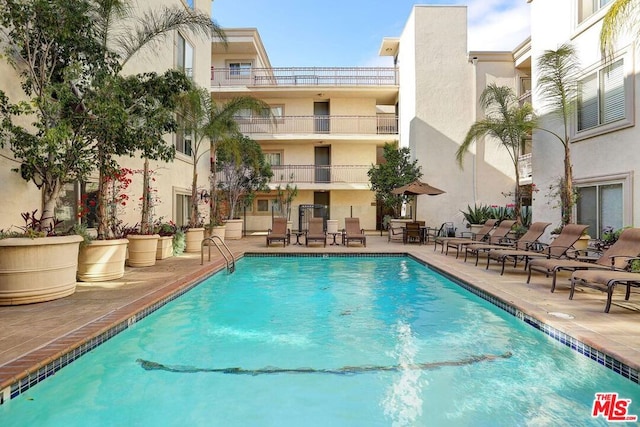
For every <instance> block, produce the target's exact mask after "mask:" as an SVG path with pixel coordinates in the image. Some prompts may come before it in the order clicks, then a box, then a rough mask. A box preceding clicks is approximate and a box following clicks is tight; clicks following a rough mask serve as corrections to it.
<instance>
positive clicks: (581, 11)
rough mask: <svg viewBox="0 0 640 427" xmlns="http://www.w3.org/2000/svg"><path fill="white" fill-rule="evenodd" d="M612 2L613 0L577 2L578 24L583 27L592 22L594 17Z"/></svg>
mask: <svg viewBox="0 0 640 427" xmlns="http://www.w3.org/2000/svg"><path fill="white" fill-rule="evenodd" d="M612 2H613V0H577V1H576V2H575V6H576V23H577V24H578V25H582V24H584V23H585V22H588V21H590V18H591V17H592V16H594V15H597V14H598V12H600V11H602V10H603V9H605V8H606V7H607V6H608V5H609V3H612Z"/></svg>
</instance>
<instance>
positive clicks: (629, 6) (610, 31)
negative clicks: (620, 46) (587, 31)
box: [600, 0, 640, 56]
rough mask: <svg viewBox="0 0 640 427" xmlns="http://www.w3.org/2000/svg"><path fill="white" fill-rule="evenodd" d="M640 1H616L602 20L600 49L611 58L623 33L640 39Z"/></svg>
mask: <svg viewBox="0 0 640 427" xmlns="http://www.w3.org/2000/svg"><path fill="white" fill-rule="evenodd" d="M639 9H640V1H638V0H614V1H613V2H612V3H611V6H610V7H609V10H608V11H607V14H606V15H605V16H604V19H603V20H602V29H601V30H600V48H601V49H602V51H603V52H605V54H606V55H607V56H611V55H612V54H613V50H614V43H615V41H616V40H617V39H618V37H619V36H620V35H621V34H622V33H623V32H629V33H631V34H632V36H633V37H634V38H635V39H636V40H639V39H640V10H639Z"/></svg>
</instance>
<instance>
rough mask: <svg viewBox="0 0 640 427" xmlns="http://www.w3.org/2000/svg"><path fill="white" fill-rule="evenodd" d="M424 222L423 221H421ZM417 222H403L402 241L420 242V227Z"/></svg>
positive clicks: (421, 240)
mask: <svg viewBox="0 0 640 427" xmlns="http://www.w3.org/2000/svg"><path fill="white" fill-rule="evenodd" d="M423 224H424V223H423ZM420 227H421V224H420V223H419V222H408V223H406V224H405V227H404V233H403V234H402V242H403V243H404V244H407V243H412V242H413V243H419V244H422V242H423V240H424V239H423V238H422V229H421V228H420Z"/></svg>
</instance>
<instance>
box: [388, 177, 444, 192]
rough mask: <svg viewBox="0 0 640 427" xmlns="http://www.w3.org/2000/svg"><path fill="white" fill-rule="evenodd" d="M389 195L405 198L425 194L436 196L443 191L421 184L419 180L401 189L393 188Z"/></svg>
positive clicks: (424, 183)
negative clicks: (403, 196)
mask: <svg viewBox="0 0 640 427" xmlns="http://www.w3.org/2000/svg"><path fill="white" fill-rule="evenodd" d="M391 193H393V194H398V195H401V194H403V195H405V196H419V195H420V194H427V195H429V196H437V195H438V194H442V193H444V190H441V189H439V188H436V187H433V186H431V185H429V184H427V183H426V182H422V181H420V180H417V179H416V180H415V181H413V182H410V183H409V184H407V185H403V186H402V187H398V188H394V189H393V190H391Z"/></svg>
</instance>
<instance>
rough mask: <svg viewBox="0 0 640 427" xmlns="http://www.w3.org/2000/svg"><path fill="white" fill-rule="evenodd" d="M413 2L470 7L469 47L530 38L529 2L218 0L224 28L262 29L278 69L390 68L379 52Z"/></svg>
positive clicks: (508, 46) (509, 44)
mask: <svg viewBox="0 0 640 427" xmlns="http://www.w3.org/2000/svg"><path fill="white" fill-rule="evenodd" d="M414 4H429V5H466V6H467V20H468V50H470V51H472V50H489V51H492V50H498V51H500V50H508V51H511V50H513V49H514V48H515V47H516V46H518V45H519V44H520V43H521V42H523V41H524V40H525V39H526V38H527V37H528V36H529V21H530V19H529V4H528V3H527V1H526V0H466V1H460V0H431V1H429V2H423V3H420V2H416V1H415V0H414V1H410V0H324V1H311V0H214V1H213V3H212V7H211V11H212V17H213V19H214V21H215V22H216V23H218V25H220V26H221V27H223V28H257V29H258V32H259V33H260V37H261V38H262V42H263V44H264V46H265V49H266V51H267V55H268V56H269V60H270V61H271V66H273V67H366V66H391V65H392V59H391V58H390V57H380V56H379V55H378V51H379V49H380V45H381V43H382V39H383V38H385V37H400V35H401V33H402V30H403V28H404V25H405V23H406V22H407V19H408V18H409V15H410V13H411V9H412V7H413V5H414Z"/></svg>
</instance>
